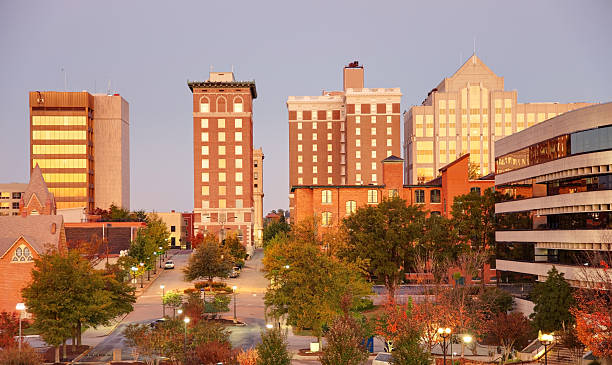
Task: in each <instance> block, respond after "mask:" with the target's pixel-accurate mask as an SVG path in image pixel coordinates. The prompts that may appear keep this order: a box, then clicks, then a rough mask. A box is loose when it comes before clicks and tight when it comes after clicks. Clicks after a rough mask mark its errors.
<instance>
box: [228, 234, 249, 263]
mask: <svg viewBox="0 0 612 365" xmlns="http://www.w3.org/2000/svg"><path fill="white" fill-rule="evenodd" d="M225 246H226V247H227V248H228V250H229V254H230V256H231V257H232V258H233V260H234V263H237V264H244V260H246V258H247V256H248V255H247V251H246V248H245V247H244V246H243V245H242V243H241V242H240V240H239V239H238V236H237V235H236V234H235V233H230V234H228V236H227V238H225Z"/></svg>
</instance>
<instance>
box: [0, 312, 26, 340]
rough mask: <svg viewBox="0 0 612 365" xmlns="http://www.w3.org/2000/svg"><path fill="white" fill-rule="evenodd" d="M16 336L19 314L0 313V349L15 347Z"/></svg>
mask: <svg viewBox="0 0 612 365" xmlns="http://www.w3.org/2000/svg"><path fill="white" fill-rule="evenodd" d="M26 323H27V322H26ZM18 334H19V314H18V313H15V312H5V311H2V312H1V313H0V348H3V349H4V348H7V347H10V346H12V345H16V344H17V341H15V336H17V335H18Z"/></svg>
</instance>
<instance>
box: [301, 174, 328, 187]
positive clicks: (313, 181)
mask: <svg viewBox="0 0 612 365" xmlns="http://www.w3.org/2000/svg"><path fill="white" fill-rule="evenodd" d="M318 183H319V178H318V177H316V176H315V177H313V178H312V184H313V185H317V184H318ZM331 184H333V178H332V177H331V176H330V177H328V178H327V185H331ZM298 185H304V178H303V177H301V176H300V177H298Z"/></svg>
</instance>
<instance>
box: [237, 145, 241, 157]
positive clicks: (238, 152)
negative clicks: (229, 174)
mask: <svg viewBox="0 0 612 365" xmlns="http://www.w3.org/2000/svg"><path fill="white" fill-rule="evenodd" d="M236 154H237V155H242V146H236Z"/></svg>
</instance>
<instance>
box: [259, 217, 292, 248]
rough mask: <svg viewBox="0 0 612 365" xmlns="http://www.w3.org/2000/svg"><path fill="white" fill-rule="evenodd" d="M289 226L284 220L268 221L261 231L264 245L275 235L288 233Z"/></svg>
mask: <svg viewBox="0 0 612 365" xmlns="http://www.w3.org/2000/svg"><path fill="white" fill-rule="evenodd" d="M289 231H291V226H290V225H289V224H287V223H286V222H285V221H284V220H283V221H278V222H270V223H268V224H267V225H266V226H265V227H264V231H263V243H264V247H265V246H266V245H267V244H268V242H270V240H272V239H273V238H274V237H276V235H278V234H282V233H289Z"/></svg>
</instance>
